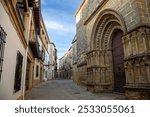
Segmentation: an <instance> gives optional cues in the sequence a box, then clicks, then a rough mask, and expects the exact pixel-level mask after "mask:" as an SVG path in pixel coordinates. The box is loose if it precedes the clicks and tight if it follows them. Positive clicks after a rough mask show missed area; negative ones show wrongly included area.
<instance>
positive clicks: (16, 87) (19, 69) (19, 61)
mask: <svg viewBox="0 0 150 117" xmlns="http://www.w3.org/2000/svg"><path fill="white" fill-rule="evenodd" d="M22 62H23V56H22V54H21V53H20V52H19V51H18V53H17V61H16V72H15V83H14V93H15V92H17V91H19V90H20V89H21V77H22Z"/></svg>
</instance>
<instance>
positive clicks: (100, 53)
mask: <svg viewBox="0 0 150 117" xmlns="http://www.w3.org/2000/svg"><path fill="white" fill-rule="evenodd" d="M116 30H121V31H122V32H123V34H125V33H126V26H125V23H124V20H123V18H122V17H121V15H119V14H118V13H117V12H116V11H114V10H111V9H107V10H104V11H102V12H101V13H100V14H99V16H98V18H97V20H96V21H95V24H94V26H93V30H92V35H91V42H90V49H91V51H90V52H89V53H88V54H87V60H88V69H87V72H88V80H87V86H88V89H89V90H92V91H93V92H106V91H112V90H113V84H114V83H113V82H114V80H113V62H112V40H113V35H114V33H115V32H116Z"/></svg>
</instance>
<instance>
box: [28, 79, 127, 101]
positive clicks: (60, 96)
mask: <svg viewBox="0 0 150 117" xmlns="http://www.w3.org/2000/svg"><path fill="white" fill-rule="evenodd" d="M25 99H26V100H116V99H118V100H120V99H125V97H124V96H123V95H119V94H113V93H101V94H100V93H95V94H93V93H91V92H88V91H86V89H85V88H84V87H81V86H77V85H76V84H75V83H74V82H73V81H72V80H51V81H48V82H46V83H43V84H42V85H40V86H38V87H35V88H33V89H32V90H31V91H30V92H29V93H28V94H27V96H26V98H25Z"/></svg>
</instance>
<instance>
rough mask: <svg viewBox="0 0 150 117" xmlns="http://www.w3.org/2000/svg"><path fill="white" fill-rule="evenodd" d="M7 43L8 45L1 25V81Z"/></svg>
mask: <svg viewBox="0 0 150 117" xmlns="http://www.w3.org/2000/svg"><path fill="white" fill-rule="evenodd" d="M5 43H6V33H5V31H4V29H3V28H2V27H1V25H0V80H1V74H2V71H3V70H2V67H3V61H4V60H3V58H4V49H5Z"/></svg>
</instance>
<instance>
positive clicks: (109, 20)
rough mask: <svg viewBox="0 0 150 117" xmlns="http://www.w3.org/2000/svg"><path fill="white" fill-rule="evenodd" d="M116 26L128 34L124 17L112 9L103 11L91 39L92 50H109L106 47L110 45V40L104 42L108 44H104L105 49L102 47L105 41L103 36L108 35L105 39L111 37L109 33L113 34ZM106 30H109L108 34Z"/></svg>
mask: <svg viewBox="0 0 150 117" xmlns="http://www.w3.org/2000/svg"><path fill="white" fill-rule="evenodd" d="M108 24H111V25H113V26H112V27H111V28H110V27H109V25H108ZM116 26H120V28H121V29H122V30H123V32H124V33H125V32H126V26H125V23H124V22H123V20H122V17H121V16H120V15H119V14H118V13H117V12H116V11H113V10H111V9H107V10H104V11H102V12H101V13H100V15H99V17H98V19H97V20H96V23H95V25H94V29H93V33H92V38H91V50H94V49H101V48H108V47H106V45H107V44H108V43H107V42H110V41H108V39H106V38H105V41H104V42H105V43H107V44H104V45H105V46H104V47H102V46H101V45H102V43H101V42H102V40H103V38H102V36H103V35H105V34H106V36H105V37H109V36H108V35H110V33H109V31H110V32H111V29H113V27H116ZM108 27H109V28H108ZM120 28H119V29H120ZM104 30H105V31H107V30H108V32H107V33H105V32H104ZM104 33H105V34H104ZM106 40H107V41H106Z"/></svg>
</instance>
